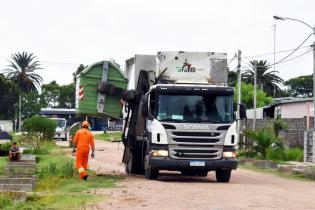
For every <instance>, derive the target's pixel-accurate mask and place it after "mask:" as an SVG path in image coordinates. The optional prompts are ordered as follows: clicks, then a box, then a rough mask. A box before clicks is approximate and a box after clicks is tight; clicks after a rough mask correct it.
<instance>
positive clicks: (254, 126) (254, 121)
mask: <svg viewBox="0 0 315 210" xmlns="http://www.w3.org/2000/svg"><path fill="white" fill-rule="evenodd" d="M256 91H257V63H255V65H254V119H253V131H254V130H255V128H256Z"/></svg>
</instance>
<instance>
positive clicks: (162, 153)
mask: <svg viewBox="0 0 315 210" xmlns="http://www.w3.org/2000/svg"><path fill="white" fill-rule="evenodd" d="M151 154H152V156H153V157H167V156H168V151H167V150H164V149H162V150H152V151H151Z"/></svg>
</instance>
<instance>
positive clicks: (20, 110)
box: [19, 93, 22, 132]
mask: <svg viewBox="0 0 315 210" xmlns="http://www.w3.org/2000/svg"><path fill="white" fill-rule="evenodd" d="M21 123H22V94H21V93H20V95H19V132H21Z"/></svg>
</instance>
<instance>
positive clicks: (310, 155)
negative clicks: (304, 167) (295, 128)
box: [304, 130, 315, 162]
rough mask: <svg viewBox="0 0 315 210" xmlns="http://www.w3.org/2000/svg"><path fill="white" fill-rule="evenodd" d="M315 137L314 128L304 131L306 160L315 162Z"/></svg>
mask: <svg viewBox="0 0 315 210" xmlns="http://www.w3.org/2000/svg"><path fill="white" fill-rule="evenodd" d="M314 142H315V139H313V130H308V131H305V132H304V162H315V146H314V145H315V144H314Z"/></svg>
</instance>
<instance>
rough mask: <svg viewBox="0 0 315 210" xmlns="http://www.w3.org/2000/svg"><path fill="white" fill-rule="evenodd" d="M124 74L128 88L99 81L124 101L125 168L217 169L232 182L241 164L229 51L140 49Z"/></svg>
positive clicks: (151, 173)
mask: <svg viewBox="0 0 315 210" xmlns="http://www.w3.org/2000/svg"><path fill="white" fill-rule="evenodd" d="M104 63H105V62H104ZM104 66H106V65H104ZM156 66H157V68H156ZM103 72H106V71H104V70H103ZM126 75H127V77H128V79H129V83H128V90H125V89H124V88H121V87H118V86H115V85H113V84H110V83H108V82H107V80H106V77H105V79H104V76H100V77H99V81H98V82H99V83H100V85H99V87H98V92H99V94H100V95H103V96H104V97H108V96H116V97H120V98H121V99H123V100H124V101H125V102H126V106H125V111H124V113H125V114H124V129H123V136H122V141H123V143H124V145H125V150H124V155H123V163H125V166H126V172H127V173H128V174H144V175H145V177H146V178H148V179H157V178H158V176H159V171H160V170H171V171H180V172H181V173H182V174H183V175H189V176H207V174H208V171H215V172H216V178H217V181H218V182H229V180H230V176H231V171H232V170H233V169H236V168H237V165H238V162H237V157H236V146H237V142H238V133H237V131H236V120H235V116H234V110H233V95H234V90H233V88H230V87H228V86H227V56H226V54H225V53H212V52H182V51H180V52H159V53H158V54H157V56H154V55H136V56H135V57H134V58H131V59H129V60H127V62H126ZM85 99H86V98H85ZM85 99H83V100H85ZM86 100H90V99H86ZM79 103H80V102H79ZM96 103H97V101H96ZM241 107H242V110H241V112H240V113H241V114H240V115H241V118H244V117H246V114H245V113H246V112H245V110H244V108H245V107H244V106H241ZM108 114H109V115H110V112H108Z"/></svg>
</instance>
